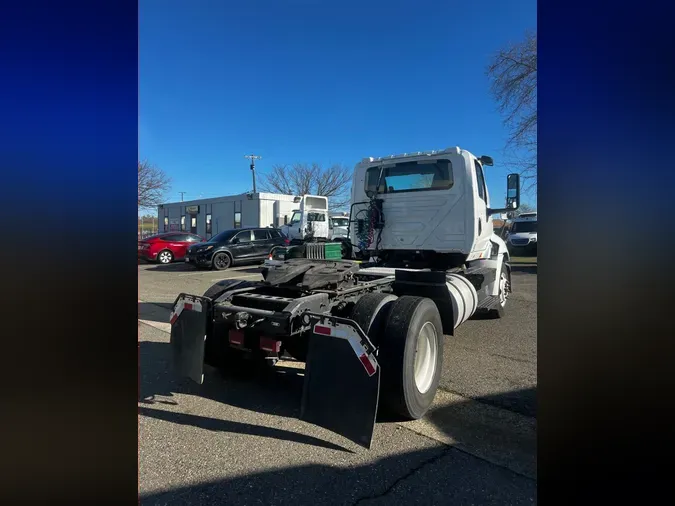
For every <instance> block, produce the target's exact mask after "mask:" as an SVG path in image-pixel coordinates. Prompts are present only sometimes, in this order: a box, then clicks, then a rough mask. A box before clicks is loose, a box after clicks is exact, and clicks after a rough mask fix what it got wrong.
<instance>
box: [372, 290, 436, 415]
mask: <svg viewBox="0 0 675 506" xmlns="http://www.w3.org/2000/svg"><path fill="white" fill-rule="evenodd" d="M443 340H444V338H443V325H442V323H441V315H440V314H439V312H438V308H437V307H436V304H434V302H433V301H432V300H430V299H427V298H424V297H411V296H403V297H400V298H399V299H397V300H395V301H394V302H392V303H391V309H390V310H389V316H388V318H387V322H386V324H385V326H384V329H383V332H382V334H381V339H380V341H381V342H380V351H379V356H378V361H379V363H380V366H381V368H382V376H381V382H380V399H381V401H382V407H383V408H385V409H386V410H387V411H388V412H390V413H392V414H395V415H398V416H399V417H401V418H402V419H404V420H417V419H419V418H421V417H422V416H424V414H425V413H426V412H427V410H428V409H429V407H430V406H431V403H432V401H433V400H434V397H435V395H436V390H437V389H438V384H439V382H440V380H441V372H442V369H443Z"/></svg>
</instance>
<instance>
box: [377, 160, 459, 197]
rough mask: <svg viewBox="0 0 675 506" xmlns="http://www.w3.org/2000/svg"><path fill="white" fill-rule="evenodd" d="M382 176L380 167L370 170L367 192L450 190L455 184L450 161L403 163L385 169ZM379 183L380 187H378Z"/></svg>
mask: <svg viewBox="0 0 675 506" xmlns="http://www.w3.org/2000/svg"><path fill="white" fill-rule="evenodd" d="M379 176H380V167H378V166H375V167H371V168H369V169H368V172H367V173H366V190H367V191H373V192H376V193H401V192H413V191H429V190H448V189H450V188H452V185H453V183H454V181H453V177H452V164H451V163H450V160H435V161H433V162H431V163H428V162H425V163H422V162H403V163H397V164H396V165H390V166H388V167H385V168H384V170H383V171H382V179H381V180H380V181H378V179H379ZM378 182H379V186H378Z"/></svg>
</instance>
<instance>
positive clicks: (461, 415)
mask: <svg viewBox="0 0 675 506" xmlns="http://www.w3.org/2000/svg"><path fill="white" fill-rule="evenodd" d="M138 273H139V296H138V298H139V348H140V388H139V413H140V417H139V437H140V440H139V487H140V493H141V503H142V504H227V503H236V504H290V503H296V504H298V503H300V502H309V501H320V502H321V503H325V504H356V503H359V504H371V503H372V504H378V503H381V504H384V503H388V502H390V501H398V502H405V503H411V504H438V503H459V504H471V503H475V504H533V503H534V502H536V368H537V366H536V324H537V322H536V315H537V302H536V297H537V291H536V282H537V268H536V260H535V261H534V262H533V263H517V264H514V274H513V285H514V291H515V293H514V294H513V295H512V297H511V298H510V299H509V302H508V304H507V313H508V314H507V316H506V317H505V318H504V319H502V320H476V321H468V322H466V323H465V324H464V325H462V326H461V327H460V328H459V329H458V331H457V334H456V335H455V336H452V337H451V336H448V337H446V342H445V355H444V371H443V378H442V381H441V390H440V391H439V393H438V395H437V397H436V401H435V404H434V408H433V409H432V410H431V411H430V412H429V413H428V415H427V416H426V417H425V419H423V420H420V421H416V422H406V423H391V422H387V421H386V420H385V421H382V422H381V423H378V424H377V426H376V429H375V435H374V439H373V447H372V449H371V450H369V451H368V450H364V449H362V448H360V447H358V446H356V445H354V444H353V443H351V442H349V441H346V440H344V439H343V438H341V437H340V436H337V435H335V434H333V433H331V432H329V431H326V430H324V429H321V428H318V427H316V426H313V425H310V424H308V423H305V422H303V421H301V420H299V419H298V417H299V414H300V394H301V391H302V368H301V367H298V364H295V363H280V365H278V366H277V368H276V369H277V370H276V371H273V372H270V373H269V374H266V375H263V376H256V377H253V376H251V377H245V376H244V377H242V376H232V377H226V378H225V377H222V376H221V375H220V374H218V373H216V372H215V371H212V370H210V369H209V370H207V374H206V379H205V383H204V385H202V386H197V385H194V384H191V383H190V382H189V381H184V380H180V379H177V378H176V377H175V376H174V375H173V374H172V370H171V362H170V358H171V357H170V353H169V344H168V343H169V334H168V330H169V324H168V315H169V308H170V306H171V304H172V303H173V301H174V299H175V298H176V296H177V294H178V293H180V292H187V293H195V294H202V293H203V292H204V291H205V290H206V289H207V288H208V287H209V286H211V285H212V284H213V283H215V282H216V281H220V280H221V279H224V278H240V279H249V280H256V279H261V276H260V272H259V267H257V266H247V267H235V268H233V269H230V270H228V271H225V272H214V271H196V270H194V268H192V267H191V266H188V265H185V264H183V263H176V264H172V265H168V266H163V265H152V264H146V265H139V268H138Z"/></svg>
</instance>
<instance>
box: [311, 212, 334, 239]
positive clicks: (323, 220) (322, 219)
mask: <svg viewBox="0 0 675 506" xmlns="http://www.w3.org/2000/svg"><path fill="white" fill-rule="evenodd" d="M305 214H306V215H307V224H308V226H309V229H310V230H311V231H312V235H313V236H314V237H321V238H325V239H327V238H328V230H329V229H328V214H327V213H325V212H322V211H310V212H307V213H305Z"/></svg>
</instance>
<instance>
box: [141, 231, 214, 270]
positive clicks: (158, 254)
mask: <svg viewBox="0 0 675 506" xmlns="http://www.w3.org/2000/svg"><path fill="white" fill-rule="evenodd" d="M203 240H204V239H203V238H202V237H200V236H198V235H197V234H190V233H187V232H166V233H163V234H157V235H153V236H152V237H148V238H147V239H143V240H142V241H138V258H143V259H145V260H148V261H150V262H159V263H160V264H170V263H171V262H174V261H176V260H182V259H184V258H185V253H186V252H187V250H188V248H189V247H190V246H192V245H194V244H196V243H200V242H202V241H203Z"/></svg>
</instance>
